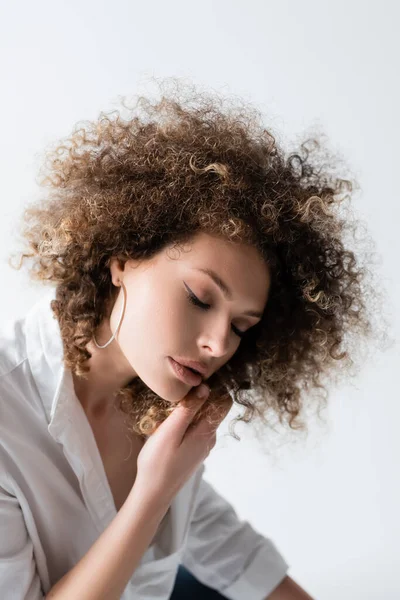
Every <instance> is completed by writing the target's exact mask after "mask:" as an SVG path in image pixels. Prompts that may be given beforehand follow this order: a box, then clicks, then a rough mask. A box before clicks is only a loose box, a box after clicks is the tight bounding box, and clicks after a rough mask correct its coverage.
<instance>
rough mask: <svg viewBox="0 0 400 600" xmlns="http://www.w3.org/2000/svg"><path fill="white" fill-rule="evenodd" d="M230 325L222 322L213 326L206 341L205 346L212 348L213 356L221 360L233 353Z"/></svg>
mask: <svg viewBox="0 0 400 600" xmlns="http://www.w3.org/2000/svg"><path fill="white" fill-rule="evenodd" d="M230 327H231V326H230V323H228V324H225V323H224V322H222V320H221V321H220V323H217V324H216V325H213V324H212V325H211V327H210V329H209V331H208V332H207V334H206V336H205V340H204V345H206V346H207V347H208V348H211V350H212V355H213V356H215V357H217V358H221V357H223V356H226V355H227V354H229V352H231V351H232V335H231V328H230Z"/></svg>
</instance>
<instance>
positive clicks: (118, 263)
mask: <svg viewBox="0 0 400 600" xmlns="http://www.w3.org/2000/svg"><path fill="white" fill-rule="evenodd" d="M124 269H125V263H124V262H123V261H122V260H120V259H119V258H117V257H115V256H114V257H113V258H111V260H110V273H111V279H112V282H113V284H114V285H115V286H117V287H119V285H120V280H122V273H123V272H124Z"/></svg>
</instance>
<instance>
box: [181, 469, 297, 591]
mask: <svg viewBox="0 0 400 600" xmlns="http://www.w3.org/2000/svg"><path fill="white" fill-rule="evenodd" d="M204 468H205V467H204V464H203V465H202V467H201V471H202V473H203V472H204ZM181 562H182V564H183V566H184V567H186V568H187V569H188V570H189V571H190V572H191V573H192V574H193V575H194V576H195V577H196V579H198V580H199V581H200V582H201V583H203V584H204V585H206V586H208V587H211V588H214V589H216V590H217V591H218V592H219V593H220V594H222V595H223V596H227V597H228V598H231V599H232V600H241V599H242V598H258V599H260V600H261V599H263V598H265V595H266V594H268V593H271V592H272V591H273V590H276V589H278V588H277V586H278V585H279V584H281V582H283V581H284V579H285V577H286V575H287V570H288V568H289V565H288V564H287V563H286V561H285V559H284V558H283V556H282V555H281V554H280V552H279V551H278V550H277V548H276V547H275V545H274V543H273V542H272V541H271V540H270V539H268V538H266V537H264V536H263V535H261V534H260V533H258V532H257V531H256V530H255V529H254V528H253V527H252V526H251V525H250V523H249V522H247V521H244V520H241V519H239V518H238V516H237V514H236V512H235V510H234V508H233V507H232V505H231V504H229V502H228V501H227V500H225V498H223V497H222V496H221V495H220V494H218V492H217V491H216V490H215V489H214V488H213V486H212V485H210V484H209V483H208V482H207V481H205V480H204V479H201V481H200V486H199V490H198V494H197V500H196V504H195V508H194V511H193V515H192V517H191V521H190V527H189V533H188V538H187V543H186V546H185V551H184V554H183V557H182V561H181ZM267 597H268V596H267ZM278 598H279V597H277V599H278ZM283 598H284V597H282V600H283ZM289 598H290V597H289ZM298 600H300V599H298Z"/></svg>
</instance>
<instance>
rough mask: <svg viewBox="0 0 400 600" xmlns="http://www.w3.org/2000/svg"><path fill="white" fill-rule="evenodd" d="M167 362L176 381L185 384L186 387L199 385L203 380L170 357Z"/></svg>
mask: <svg viewBox="0 0 400 600" xmlns="http://www.w3.org/2000/svg"><path fill="white" fill-rule="evenodd" d="M168 360H169V362H170V365H171V367H172V369H173V370H174V373H175V375H176V376H177V377H178V379H180V380H181V381H183V382H184V383H187V384H188V385H193V386H195V385H200V383H201V382H202V380H203V378H202V376H201V375H200V374H197V373H194V372H193V371H191V370H190V369H189V368H188V367H185V366H184V365H182V364H181V363H179V362H177V361H176V360H174V359H173V358H172V357H170V356H169V357H168Z"/></svg>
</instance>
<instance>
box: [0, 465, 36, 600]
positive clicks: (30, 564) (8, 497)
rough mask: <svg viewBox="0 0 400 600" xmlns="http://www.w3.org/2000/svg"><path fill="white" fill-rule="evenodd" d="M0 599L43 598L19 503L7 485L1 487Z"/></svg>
mask: <svg viewBox="0 0 400 600" xmlns="http://www.w3.org/2000/svg"><path fill="white" fill-rule="evenodd" d="M2 469H3V466H2V465H1V464H0V470H2ZM2 474H3V475H4V471H3V473H2ZM0 598H23V599H24V600H42V599H43V598H44V596H43V592H42V589H41V581H40V577H39V575H38V572H37V568H36V561H35V559H34V555H33V542H32V540H31V538H30V537H29V535H28V531H27V528H26V525H25V519H24V516H23V514H22V510H21V507H20V505H19V502H18V500H17V498H16V497H15V495H13V493H12V492H11V488H9V486H8V485H7V483H4V486H3V485H1V486H0Z"/></svg>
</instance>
